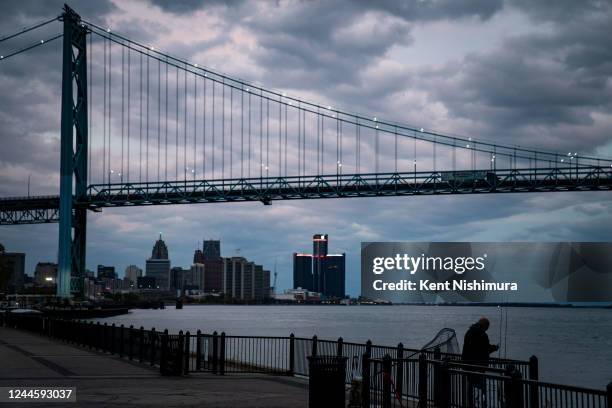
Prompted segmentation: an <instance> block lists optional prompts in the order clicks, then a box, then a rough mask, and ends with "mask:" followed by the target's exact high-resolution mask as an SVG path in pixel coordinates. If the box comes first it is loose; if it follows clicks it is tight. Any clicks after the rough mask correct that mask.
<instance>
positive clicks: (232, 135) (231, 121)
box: [229, 86, 234, 179]
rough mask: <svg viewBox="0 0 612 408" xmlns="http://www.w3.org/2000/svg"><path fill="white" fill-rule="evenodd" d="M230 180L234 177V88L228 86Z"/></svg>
mask: <svg viewBox="0 0 612 408" xmlns="http://www.w3.org/2000/svg"><path fill="white" fill-rule="evenodd" d="M229 155H230V156H229V159H230V164H229V166H230V179H231V178H233V176H234V168H233V167H234V157H233V156H234V88H233V87H231V86H230V149H229Z"/></svg>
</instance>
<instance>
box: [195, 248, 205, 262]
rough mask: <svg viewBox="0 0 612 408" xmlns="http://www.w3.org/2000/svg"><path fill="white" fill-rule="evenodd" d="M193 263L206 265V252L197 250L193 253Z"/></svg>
mask: <svg viewBox="0 0 612 408" xmlns="http://www.w3.org/2000/svg"><path fill="white" fill-rule="evenodd" d="M193 263H194V264H201V263H204V252H202V250H201V249H200V248H198V249H196V250H195V252H194V253H193Z"/></svg>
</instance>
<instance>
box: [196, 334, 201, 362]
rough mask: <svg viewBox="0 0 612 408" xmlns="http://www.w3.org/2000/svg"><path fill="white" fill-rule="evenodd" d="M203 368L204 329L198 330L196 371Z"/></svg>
mask: <svg viewBox="0 0 612 408" xmlns="http://www.w3.org/2000/svg"><path fill="white" fill-rule="evenodd" d="M201 369H202V331H201V330H200V329H198V331H197V332H196V371H200V370H201Z"/></svg>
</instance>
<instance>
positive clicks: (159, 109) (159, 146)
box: [155, 60, 161, 182]
mask: <svg viewBox="0 0 612 408" xmlns="http://www.w3.org/2000/svg"><path fill="white" fill-rule="evenodd" d="M155 167H157V181H158V182H159V181H161V179H160V171H161V61H160V60H157V165H156V166H155Z"/></svg>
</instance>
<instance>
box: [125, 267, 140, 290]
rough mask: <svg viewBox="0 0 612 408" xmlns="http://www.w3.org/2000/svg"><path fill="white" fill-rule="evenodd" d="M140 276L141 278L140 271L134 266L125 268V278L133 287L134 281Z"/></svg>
mask: <svg viewBox="0 0 612 408" xmlns="http://www.w3.org/2000/svg"><path fill="white" fill-rule="evenodd" d="M141 276H142V269H140V268H139V267H137V266H136V265H130V266H128V267H127V268H125V277H126V278H127V279H129V280H130V281H131V282H132V283H133V284H134V285H136V281H137V280H138V278H139V277H141Z"/></svg>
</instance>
